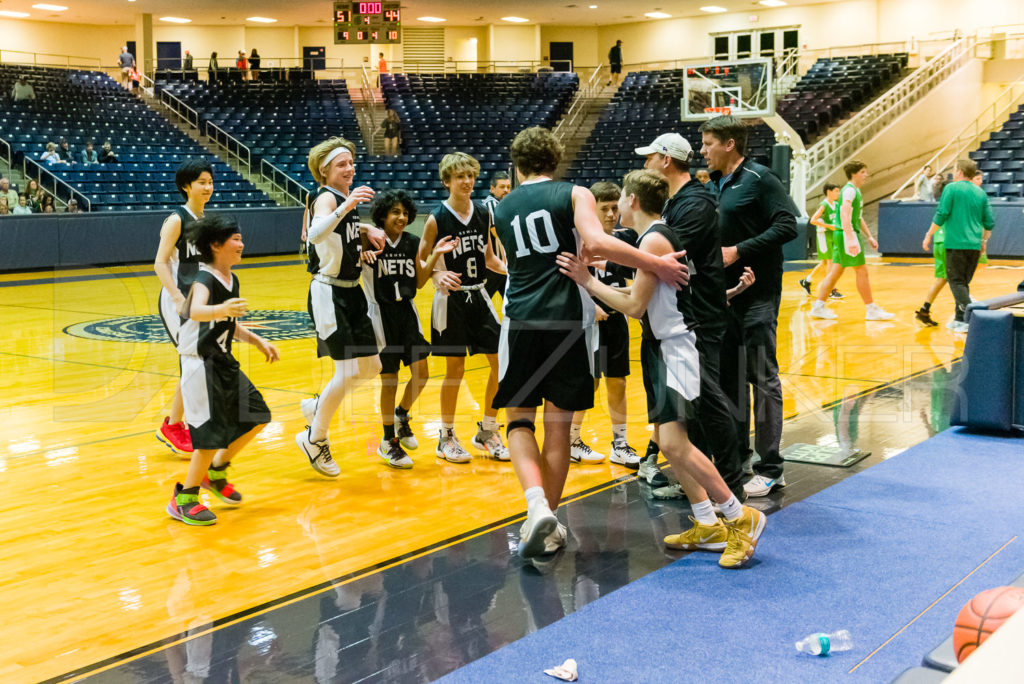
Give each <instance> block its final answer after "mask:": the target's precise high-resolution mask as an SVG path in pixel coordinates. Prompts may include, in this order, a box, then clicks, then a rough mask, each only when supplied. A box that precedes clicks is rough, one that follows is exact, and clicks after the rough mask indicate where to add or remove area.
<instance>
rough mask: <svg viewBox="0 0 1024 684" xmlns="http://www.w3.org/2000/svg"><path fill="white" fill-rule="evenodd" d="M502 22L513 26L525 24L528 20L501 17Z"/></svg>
mask: <svg viewBox="0 0 1024 684" xmlns="http://www.w3.org/2000/svg"><path fill="white" fill-rule="evenodd" d="M501 20H502V21H511V22H512V23H513V24H525V23H526V22H528V21H530V20H529V19H523V18H522V17H502V18H501Z"/></svg>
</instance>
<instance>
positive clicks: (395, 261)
mask: <svg viewBox="0 0 1024 684" xmlns="http://www.w3.org/2000/svg"><path fill="white" fill-rule="evenodd" d="M370 215H371V216H372V218H373V223H374V225H376V226H377V227H378V228H383V229H384V233H385V234H386V235H387V243H386V244H385V245H384V249H383V250H382V251H381V252H380V253H379V254H378V253H376V252H372V251H365V252H364V253H363V254H364V257H365V258H364V259H363V289H364V290H366V296H367V299H368V300H369V308H370V320H371V321H372V322H373V329H374V332H375V334H376V335H377V344H378V346H379V347H380V348H381V352H380V363H381V373H380V413H381V419H382V421H383V423H384V439H383V440H381V443H380V447H379V448H378V449H377V455H378V456H380V457H381V458H382V459H384V462H385V463H387V464H388V465H389V466H391V467H392V468H412V465H413V463H412V459H411V458H409V455H408V454H407V453H406V452H405V449H416V448H417V447H418V446H419V443H418V442H417V441H416V436H415V435H414V434H413V432H412V428H411V427H410V425H409V422H410V416H409V409H411V408H412V405H413V403H415V401H416V399H417V398H418V397H419V396H420V392H422V391H423V387H424V386H425V385H426V384H427V378H428V377H429V370H428V369H427V357H428V356H429V355H430V351H429V347H428V346H427V341H426V340H425V339H424V337H423V329H422V327H421V326H420V317H419V314H418V313H417V312H416V305H415V303H414V301H413V300H415V298H416V290H417V289H419V288H420V287H423V285H424V284H426V282H427V281H428V280H430V275H431V273H432V272H433V270H434V265H435V264H436V262H437V259H438V257H440V256H441V255H442V254H447V253H448V252H451V251H452V250H453V249H454V248H455V246H456V245H457V244H458V240H457V238H453V237H446V238H443V239H442V240H439V241H438V242H437V244H436V245H434V249H433V251H432V252H431V253H430V258H429V259H427V262H426V263H425V264H424V263H420V262H419V260H418V259H417V258H416V253H417V251H418V249H419V242H420V241H419V238H417V237H416V236H415V235H411V234H409V233H407V232H405V228H406V226H407V225H409V223H410V222H412V221H415V220H416V204H415V202H413V200H412V197H411V196H410V195H409V193H407V192H405V191H404V190H387V191H385V192H383V193H380V194H378V195H377V196H376V197H374V200H373V206H372V208H371V210H370ZM403 363H404V364H405V365H406V366H408V367H409V370H410V372H411V373H412V378H411V379H410V380H409V382H408V383H407V384H406V386H405V391H404V392H403V394H402V401H401V403H399V404H398V406H397V407H396V406H395V395H396V394H397V391H398V368H399V366H401V365H402V364H403ZM395 423H398V432H397V434H396V433H395ZM402 447H405V449H403V448H402Z"/></svg>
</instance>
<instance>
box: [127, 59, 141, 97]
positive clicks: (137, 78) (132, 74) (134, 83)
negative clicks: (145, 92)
mask: <svg viewBox="0 0 1024 684" xmlns="http://www.w3.org/2000/svg"><path fill="white" fill-rule="evenodd" d="M128 80H129V81H130V82H131V88H130V89H129V90H131V92H133V93H135V94H136V95H138V94H139V84H140V83H141V82H142V75H141V74H140V73H139V69H138V67H136V66H134V65H133V66H132V68H131V70H130V71H129V72H128Z"/></svg>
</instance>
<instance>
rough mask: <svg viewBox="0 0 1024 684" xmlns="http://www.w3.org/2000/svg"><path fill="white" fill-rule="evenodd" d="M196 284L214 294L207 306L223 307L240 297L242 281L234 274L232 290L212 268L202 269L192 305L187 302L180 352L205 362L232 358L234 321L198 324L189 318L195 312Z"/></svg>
mask: <svg viewBox="0 0 1024 684" xmlns="http://www.w3.org/2000/svg"><path fill="white" fill-rule="evenodd" d="M196 283H202V285H203V286H204V287H206V289H207V290H209V291H210V298H209V299H208V300H207V302H206V303H207V304H208V305H209V306H216V305H218V304H223V303H224V302H226V301H228V300H229V299H234V298H235V297H238V278H236V277H235V276H234V274H232V275H231V287H230V288H229V287H228V286H227V285H226V284H225V283H224V281H222V280H221V279H220V276H219V275H217V274H216V273H214V272H213V271H212V270H211V269H210V267H209V266H207V265H206V264H203V265H201V266H200V267H199V273H198V274H196V278H195V280H194V281H193V283H192V289H191V290H189V293H188V301H186V302H185V315H184V316H183V317H182V320H181V333H180V336H179V340H180V341H179V347H178V349H179V352H180V353H181V354H193V355H196V356H201V357H203V358H208V357H211V356H217V355H220V354H231V339H232V338H233V337H234V336H235V319H234V318H219V319H217V320H215V321H194V320H192V319H191V318H189V314H190V313H191V309H192V294H193V293H194V292H195V285H196Z"/></svg>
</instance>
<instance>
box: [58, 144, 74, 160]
mask: <svg viewBox="0 0 1024 684" xmlns="http://www.w3.org/2000/svg"><path fill="white" fill-rule="evenodd" d="M57 156H59V157H60V160H61V161H62V162H63V163H65V164H74V163H75V155H74V154H73V153H72V152H71V146H70V145H69V144H68V141H67V140H64V139H63V138H61V141H60V147H58V148H57Z"/></svg>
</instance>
